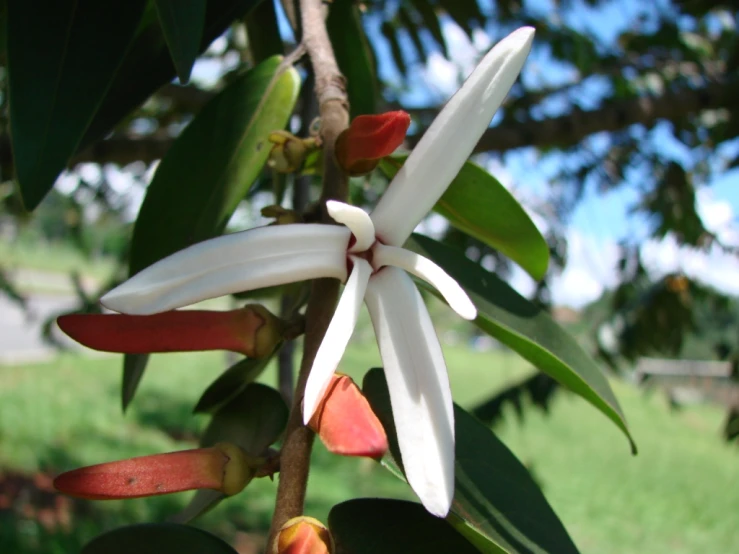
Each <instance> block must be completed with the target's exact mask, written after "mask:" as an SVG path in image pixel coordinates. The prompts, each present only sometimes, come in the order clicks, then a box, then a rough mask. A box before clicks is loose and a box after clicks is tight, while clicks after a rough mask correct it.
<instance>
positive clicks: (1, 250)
mask: <svg viewBox="0 0 739 554" xmlns="http://www.w3.org/2000/svg"><path fill="white" fill-rule="evenodd" d="M0 260H2V266H3V267H4V268H5V269H11V270H12V269H18V268H22V269H32V270H37V271H44V272H50V273H60V274H66V273H70V272H72V271H77V272H79V273H80V274H82V275H85V276H87V277H92V278H95V279H98V280H104V279H107V278H108V277H110V275H111V274H112V272H113V270H114V268H115V263H114V262H113V260H111V259H109V258H90V257H87V256H85V255H84V254H83V253H82V252H81V251H80V250H79V249H77V248H75V247H74V246H72V245H70V244H67V243H59V244H52V243H47V242H43V241H30V240H25V239H23V238H22V237H21V238H19V239H18V240H17V241H15V242H12V243H11V242H8V241H3V240H0Z"/></svg>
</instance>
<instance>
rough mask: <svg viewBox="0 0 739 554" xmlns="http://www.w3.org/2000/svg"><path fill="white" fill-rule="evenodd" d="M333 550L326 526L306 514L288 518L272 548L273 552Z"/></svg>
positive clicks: (316, 553)
mask: <svg viewBox="0 0 739 554" xmlns="http://www.w3.org/2000/svg"><path fill="white" fill-rule="evenodd" d="M333 551H334V544H333V539H332V538H331V533H329V530H328V529H327V528H326V526H325V525H323V524H322V523H321V522H320V521H318V520H317V519H313V518H312V517H306V516H299V517H295V518H293V519H290V520H288V521H287V523H285V525H283V526H282V528H281V529H280V531H279V533H278V535H277V540H276V541H275V543H274V547H273V549H272V552H273V554H332V552H333Z"/></svg>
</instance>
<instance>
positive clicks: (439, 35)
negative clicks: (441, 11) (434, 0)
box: [411, 0, 449, 59]
mask: <svg viewBox="0 0 739 554" xmlns="http://www.w3.org/2000/svg"><path fill="white" fill-rule="evenodd" d="M411 4H412V5H413V7H414V8H415V9H416V11H418V13H419V15H420V16H421V19H422V20H423V24H424V26H425V27H426V29H427V30H428V31H429V33H431V36H432V37H433V38H434V40H435V41H436V44H437V45H438V46H439V48H440V49H441V53H442V54H444V57H445V58H447V59H448V58H449V50H448V49H447V46H446V40H445V39H444V33H443V32H442V30H441V23H439V16H438V15H437V14H436V11H435V10H434V7H433V6H432V5H431V3H430V2H428V1H427V0H411Z"/></svg>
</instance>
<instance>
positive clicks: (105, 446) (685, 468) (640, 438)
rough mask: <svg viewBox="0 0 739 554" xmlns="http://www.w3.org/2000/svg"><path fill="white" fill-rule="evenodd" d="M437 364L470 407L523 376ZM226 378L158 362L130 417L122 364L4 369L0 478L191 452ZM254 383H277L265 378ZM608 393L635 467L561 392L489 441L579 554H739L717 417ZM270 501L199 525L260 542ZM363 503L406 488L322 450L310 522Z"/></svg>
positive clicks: (114, 515) (142, 513)
mask: <svg viewBox="0 0 739 554" xmlns="http://www.w3.org/2000/svg"><path fill="white" fill-rule="evenodd" d="M362 328H364V326H363V327H362ZM362 328H360V333H359V334H360V336H359V337H358V339H360V340H356V341H354V342H352V345H351V347H350V349H349V351H348V352H347V354H346V356H345V358H344V361H343V363H342V367H341V369H342V371H345V372H347V373H350V374H352V375H353V376H354V377H355V378H356V379H357V380H361V375H362V374H363V373H364V372H365V371H366V370H367V369H368V368H370V367H373V366H377V365H379V364H380V359H379V355H378V354H377V347H376V346H375V345H374V343H372V342H371V341H370V340H362V338H363V336H362V333H363V331H362V330H361V329H362ZM364 338H365V339H368V337H364ZM445 353H446V357H447V362H448V365H449V370H450V375H451V379H452V385H453V389H454V394H455V398H456V399H457V400H458V401H459V402H460V403H461V404H462V405H464V406H467V407H470V406H472V405H474V404H475V403H477V402H479V401H482V400H484V399H486V398H487V397H489V396H490V395H491V394H492V393H493V392H494V391H495V390H496V389H498V388H499V387H500V386H502V385H504V384H505V383H509V382H511V381H513V380H518V379H520V378H521V377H523V376H524V375H526V374H527V372H528V371H529V369H528V368H527V365H526V363H525V362H523V361H521V360H520V359H519V358H518V357H516V356H515V355H511V354H507V353H501V352H493V353H476V352H472V351H470V350H468V349H467V348H465V347H463V346H456V347H447V348H445ZM224 367H225V360H224V355H223V354H221V353H217V354H198V355H179V354H171V355H159V356H154V357H153V359H152V363H151V365H150V367H149V369H148V370H147V373H146V375H145V377H144V380H143V382H142V385H141V388H140V391H139V393H138V394H137V396H136V398H135V400H134V402H133V404H132V406H131V408H130V409H129V411H128V413H126V414H125V415H124V414H122V413H121V409H120V402H119V385H120V360H119V358H118V357H115V356H104V357H94V358H92V357H85V356H80V355H71V354H65V355H62V356H60V357H59V358H58V359H57V360H56V361H54V362H53V363H47V364H41V365H33V366H22V367H3V368H0V468H6V469H8V468H12V469H16V470H22V471H26V472H32V471H34V470H44V471H49V472H57V471H61V470H66V469H70V468H72V467H76V466H78V465H82V464H91V463H96V462H101V461H107V460H112V459H118V458H124V457H127V456H135V455H140V454H146V453H154V452H161V451H168V450H173V449H176V448H186V447H189V446H190V445H191V444H192V443H191V442H187V441H182V440H179V441H178V440H175V439H173V438H172V436H171V435H172V434H171V433H168V431H176V433H175V434H176V436H178V437H185V438H187V437H188V436H195V435H196V434H197V432H198V431H199V430H200V429H201V428H202V426H203V425H204V424H205V423H206V418H204V417H202V416H197V417H193V416H192V415H191V413H190V412H191V410H192V406H194V404H195V403H196V401H197V399H198V397H199V395H200V393H201V391H202V390H203V389H204V387H205V386H207V384H208V383H209V382H210V381H211V380H212V379H213V378H214V377H216V376H217V375H218V373H219V372H220V371H221V370H222V369H223V368H224ZM261 380H262V381H263V382H266V383H268V384H274V382H275V373H274V371H273V370H268V371H267V372H266V373H265V374H264V375H263V377H262V379H261ZM614 386H615V389H616V393H617V395H618V397H619V399H620V400H621V403H622V405H623V408H624V411H625V412H626V415H627V418H628V419H629V423H630V425H631V428H632V430H633V433H634V435H635V437H636V439H637V442H638V444H639V446H640V449H641V451H640V454H639V455H638V456H637V457H632V456H631V455H630V454H629V449H628V443H627V441H626V439H625V438H624V437H623V435H622V434H621V433H620V432H619V431H618V430H617V429H616V428H615V426H613V424H612V423H610V421H608V420H607V419H606V417H605V416H603V415H602V414H600V413H599V412H597V411H596V410H595V409H594V408H592V407H591V406H590V405H589V404H587V403H586V402H585V401H583V400H582V399H580V398H578V397H575V396H574V395H571V394H569V393H562V394H559V396H558V397H557V398H556V400H555V402H554V405H553V409H552V413H551V414H550V415H549V416H545V415H543V414H541V413H540V412H538V411H536V410H533V409H530V410H527V411H526V420H525V422H524V423H523V424H520V423H518V421H517V419H516V417H515V416H514V415H513V414H512V413H510V414H507V417H506V418H505V420H504V421H503V423H502V424H501V425H500V426H499V428H498V429H497V431H498V432H499V434H500V436H501V438H502V439H503V440H504V441H505V442H506V443H507V444H508V445H509V446H510V447H511V448H512V449H513V450H514V451H515V452H516V454H517V455H518V456H519V457H520V459H521V460H522V461H523V462H524V463H525V464H526V465H527V466H529V467H530V468H531V469H532V470H533V472H534V475H535V477H536V479H537V480H538V481H539V482H540V483H541V485H542V487H543V489H544V492H545V494H546V496H547V498H548V499H549V500H550V502H551V503H552V505H553V507H554V508H555V510H556V511H557V512H558V513H559V515H560V517H561V518H562V520H563V521H564V523H565V525H566V527H567V528H568V529H569V530H570V532H571V534H572V535H573V538H574V539H575V541H576V543H577V544H578V545H579V546H580V548H581V549H582V551H583V552H598V553H601V552H605V553H610V552H612V553H625V552H635V553H636V552H676V553H692V552H696V553H697V552H732V551H739V534H737V533H736V525H735V522H736V518H735V515H736V514H737V513H739V495H738V494H736V490H738V488H739V487H738V485H739V451H738V450H737V449H736V448H731V447H728V446H726V445H724V444H723V443H722V442H721V440H720V438H719V436H718V431H719V428H720V424H721V420H722V417H723V414H722V412H721V410H719V409H718V408H714V407H709V406H703V407H690V408H686V409H685V410H684V411H682V412H678V413H672V412H670V410H669V408H668V406H667V404H666V403H665V402H664V401H663V398H662V397H661V395H659V393H654V394H652V395H651V396H649V397H648V396H645V395H644V393H643V392H641V391H638V390H636V389H634V388H632V387H631V386H629V385H625V384H620V383H614ZM275 490H276V484H275V483H272V482H270V481H269V480H259V481H257V482H255V483H253V484H252V485H250V486H249V488H248V489H247V490H246V491H245V492H244V493H242V494H240V495H239V496H238V497H235V498H233V499H231V500H230V501H228V502H224V503H223V504H221V506H219V507H218V508H217V509H216V510H214V511H213V512H212V513H210V514H208V515H207V516H206V517H205V518H203V520H202V525H204V526H206V527H208V528H210V529H211V530H214V531H216V532H219V533H221V534H223V535H225V536H228V535H230V534H231V533H232V532H233V531H234V530H235V529H237V528H238V529H240V530H246V531H250V532H264V530H265V529H266V527H267V526H268V524H269V518H270V514H271V511H272V508H273V498H274V492H275ZM359 495H365V496H390V497H401V498H411V495H410V493H409V492H408V490H407V488H406V487H405V485H404V484H403V483H402V482H400V481H397V480H396V479H394V478H393V477H392V476H391V475H389V474H388V473H386V472H384V470H383V469H382V468H381V467H380V466H378V465H377V464H375V463H373V462H370V461H368V460H353V459H343V458H339V457H335V456H332V455H330V454H329V453H327V452H326V451H325V450H324V449H323V448H322V447H321V446H320V445H319V446H317V448H316V450H315V453H314V465H313V469H312V473H311V479H310V483H309V500H308V504H307V507H306V511H307V513H309V514H311V515H314V516H317V517H319V518H321V519H325V518H326V515H327V512H328V510H329V509H330V507H331V506H332V505H333V504H335V503H336V502H340V501H342V500H345V499H348V498H352V497H355V496H359ZM186 498H187V496H186V495H178V496H175V497H169V498H159V499H153V500H137V501H125V502H110V503H104V504H103V505H102V507H100V505H99V504H97V505H96V506H95V507H94V508H91V511H90V515H89V517H87V518H86V519H84V521H83V520H79V519H78V526H77V528H76V532H75V533H74V534H73V535H74V536H72V537H70V536H68V535H58V536H57V535H55V536H54V537H49V536H47V535H48V534H47V535H44V534H43V532H41V531H38V530H36V532H37V535H38V533H41V534H40V535H38V536H35V538H34V537H31V538H33V540H30V539H29V540H25V539H24V540H23V541H21V542H18V541H19V540H20V539H19V537H20V535H15V538H14V540H16V542H12V543H9V547H11V546H12V548H10V549H6V548H5V547H4V546H5V545H4V544H3V541H9V540H10V538H9V537H11V536H13V535H12V533H13V532H16V531H12V532H11V531H10V529H15V528H16V527H17V526H18V521H19V520H14V519H10V520H8V519H7V516H4V519H3V518H0V537H2V538H0V551H1V552H5V551H8V552H10V551H12V552H16V551H18V552H23V551H25V552H52V551H54V550H55V549H56V551H59V552H65V551H66V552H71V551H75V548H77V549H78V546H75V547H73V546H70V545H73V544H77V543H81V542H84V541H85V540H88V539H89V538H90V537H91V536H93V535H94V534H95V533H97V532H99V531H100V529H102V528H107V527H111V526H116V525H122V524H125V523H135V522H139V521H145V520H163V519H166V517H168V516H169V515H171V514H172V513H174V512H175V511H177V510H178V509H179V507H181V506H182V505H183V503H184V502H185V501H186ZM24 525H27V526H28V525H32V524H31V523H29V522H26V523H25V524H24ZM23 536H25V535H23ZM29 536H30V535H29ZM29 541H30V542H29ZM34 541H35V542H34ZM44 541H45V542H44ZM75 541H77V542H76V543H75ZM33 544H36V545H42V546H38V547H37V548H32V545H33ZM19 545H21V546H19ZM60 545H63V546H60Z"/></svg>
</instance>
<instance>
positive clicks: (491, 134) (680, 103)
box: [0, 79, 739, 167]
mask: <svg viewBox="0 0 739 554" xmlns="http://www.w3.org/2000/svg"><path fill="white" fill-rule="evenodd" d="M340 82H341V80H340V79H339V80H338V81H337V82H336V83H340ZM336 83H334V86H333V87H332V89H333V90H336V88H337V87H336ZM316 86H317V87H318V84H317V85H316ZM174 88H175V89H177V90H176V92H173V94H174V95H178V94H181V93H182V95H183V96H189V97H190V99H193V98H195V96H196V94H197V93H193V92H192V91H189V90H188V91H186V92H183V91H182V90H180V89H186V88H188V87H174ZM168 89H169V87H165V90H166V93H167V94H169V92H170V91H169V90H168ZM201 92H202V91H201ZM201 98H204V95H203V96H201ZM339 103H341V101H339ZM190 105H191V106H192V107H195V105H194V104H192V103H191V104H190ZM719 108H726V109H732V108H733V109H736V108H739V82H732V83H710V84H708V85H705V86H702V87H699V88H695V89H682V90H677V91H671V92H667V93H665V94H663V95H662V96H654V97H650V98H647V97H642V98H630V99H626V100H610V101H606V102H604V103H603V105H602V106H601V107H600V108H599V109H597V110H590V111H584V110H580V109H576V110H574V111H573V112H572V113H570V114H567V115H563V116H560V117H554V118H550V119H544V120H535V119H530V118H527V119H525V120H523V121H520V122H504V123H503V124H501V125H498V126H497V127H495V128H491V129H488V130H487V131H486V132H485V134H484V135H483V136H482V139H481V140H480V142H479V143H478V145H477V146H476V147H475V152H488V151H493V152H506V151H508V150H514V149H516V148H521V147H524V146H538V147H551V146H555V147H556V146H559V147H568V146H572V145H575V144H577V143H579V142H581V141H582V140H583V139H585V138H586V137H588V136H589V135H591V134H594V133H598V132H602V131H617V130H620V129H623V128H625V127H628V126H630V125H634V124H642V125H645V126H646V127H651V126H653V125H654V124H655V123H657V122H658V121H662V120H664V121H678V120H680V119H682V118H684V117H685V116H688V115H695V114H698V113H700V112H701V111H703V110H707V109H719ZM408 111H409V112H410V113H411V114H421V115H422V116H425V115H428V114H431V113H435V109H432V108H421V109H417V110H413V109H411V110H408ZM419 139H420V135H413V136H410V137H408V140H409V143H410V145H414V144H416V143H417V142H418V140H419ZM173 141H174V139H173V138H167V137H142V138H128V137H120V136H119V137H116V136H114V137H112V138H109V139H106V140H102V141H100V142H98V143H96V144H94V145H93V146H91V147H90V148H87V149H86V150H84V151H83V152H80V153H79V154H77V155H75V157H74V158H72V161H71V162H70V166H74V165H75V164H77V163H81V162H96V163H101V164H104V163H115V164H119V165H122V166H123V165H126V164H129V163H132V162H136V161H143V162H146V163H150V162H153V161H154V160H158V159H161V158H162V156H164V154H165V153H166V152H167V150H168V149H169V147H170V145H171V144H172V142H173ZM11 162H12V151H11V147H10V139H9V137H8V136H7V135H5V136H0V164H2V166H3V167H9V166H10V164H11Z"/></svg>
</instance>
